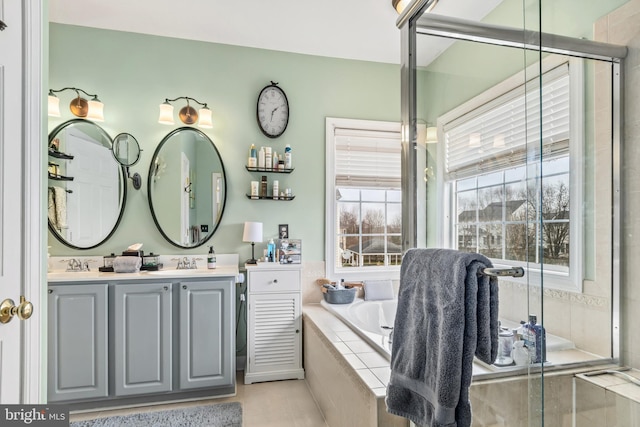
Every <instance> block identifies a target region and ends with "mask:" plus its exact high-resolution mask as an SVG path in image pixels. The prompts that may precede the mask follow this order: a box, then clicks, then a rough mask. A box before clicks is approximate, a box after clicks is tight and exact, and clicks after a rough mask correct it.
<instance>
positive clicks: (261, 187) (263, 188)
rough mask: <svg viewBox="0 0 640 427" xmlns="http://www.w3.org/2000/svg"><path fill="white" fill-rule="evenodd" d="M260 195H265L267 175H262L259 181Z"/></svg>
mask: <svg viewBox="0 0 640 427" xmlns="http://www.w3.org/2000/svg"><path fill="white" fill-rule="evenodd" d="M260 197H267V176H266V175H262V181H260Z"/></svg>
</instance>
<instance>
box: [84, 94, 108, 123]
mask: <svg viewBox="0 0 640 427" xmlns="http://www.w3.org/2000/svg"><path fill="white" fill-rule="evenodd" d="M87 119H91V120H93V121H94V122H104V104H103V103H102V102H100V101H99V100H97V99H92V100H91V101H89V112H88V113H87Z"/></svg>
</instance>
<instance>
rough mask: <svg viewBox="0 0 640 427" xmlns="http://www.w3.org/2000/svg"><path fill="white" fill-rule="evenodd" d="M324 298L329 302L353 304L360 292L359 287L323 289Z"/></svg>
mask: <svg viewBox="0 0 640 427" xmlns="http://www.w3.org/2000/svg"><path fill="white" fill-rule="evenodd" d="M322 292H323V294H322V295H324V300H325V301H326V302H328V303H329V304H351V303H352V302H353V300H354V299H355V297H356V294H357V293H358V288H345V289H328V288H324V289H323V291H322Z"/></svg>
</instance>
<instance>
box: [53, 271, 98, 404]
mask: <svg viewBox="0 0 640 427" xmlns="http://www.w3.org/2000/svg"><path fill="white" fill-rule="evenodd" d="M107 295H108V287H107V284H106V283H101V284H91V285H88V284H82V285H62V286H50V287H49V298H48V303H49V313H48V329H49V336H48V345H49V358H48V372H49V374H48V375H49V377H48V386H47V387H48V400H49V402H56V401H61V400H71V399H86V398H100V397H106V396H107V395H108V391H109V390H108V363H107V361H108V358H107V342H108V341H107V340H108V324H107V304H108V298H107Z"/></svg>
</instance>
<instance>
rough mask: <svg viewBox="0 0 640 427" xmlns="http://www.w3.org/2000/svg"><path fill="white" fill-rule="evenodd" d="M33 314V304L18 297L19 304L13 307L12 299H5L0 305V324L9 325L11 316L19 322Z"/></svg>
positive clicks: (22, 297)
mask: <svg viewBox="0 0 640 427" xmlns="http://www.w3.org/2000/svg"><path fill="white" fill-rule="evenodd" d="M32 314H33V304H31V303H30V302H29V301H27V300H26V299H25V298H24V296H22V295H21V296H20V304H18V305H15V303H14V302H13V300H12V299H9V298H7V299H5V300H4V301H2V303H0V323H9V322H10V321H11V319H13V316H18V319H20V320H27V319H28V318H30V317H31V315H32Z"/></svg>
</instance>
